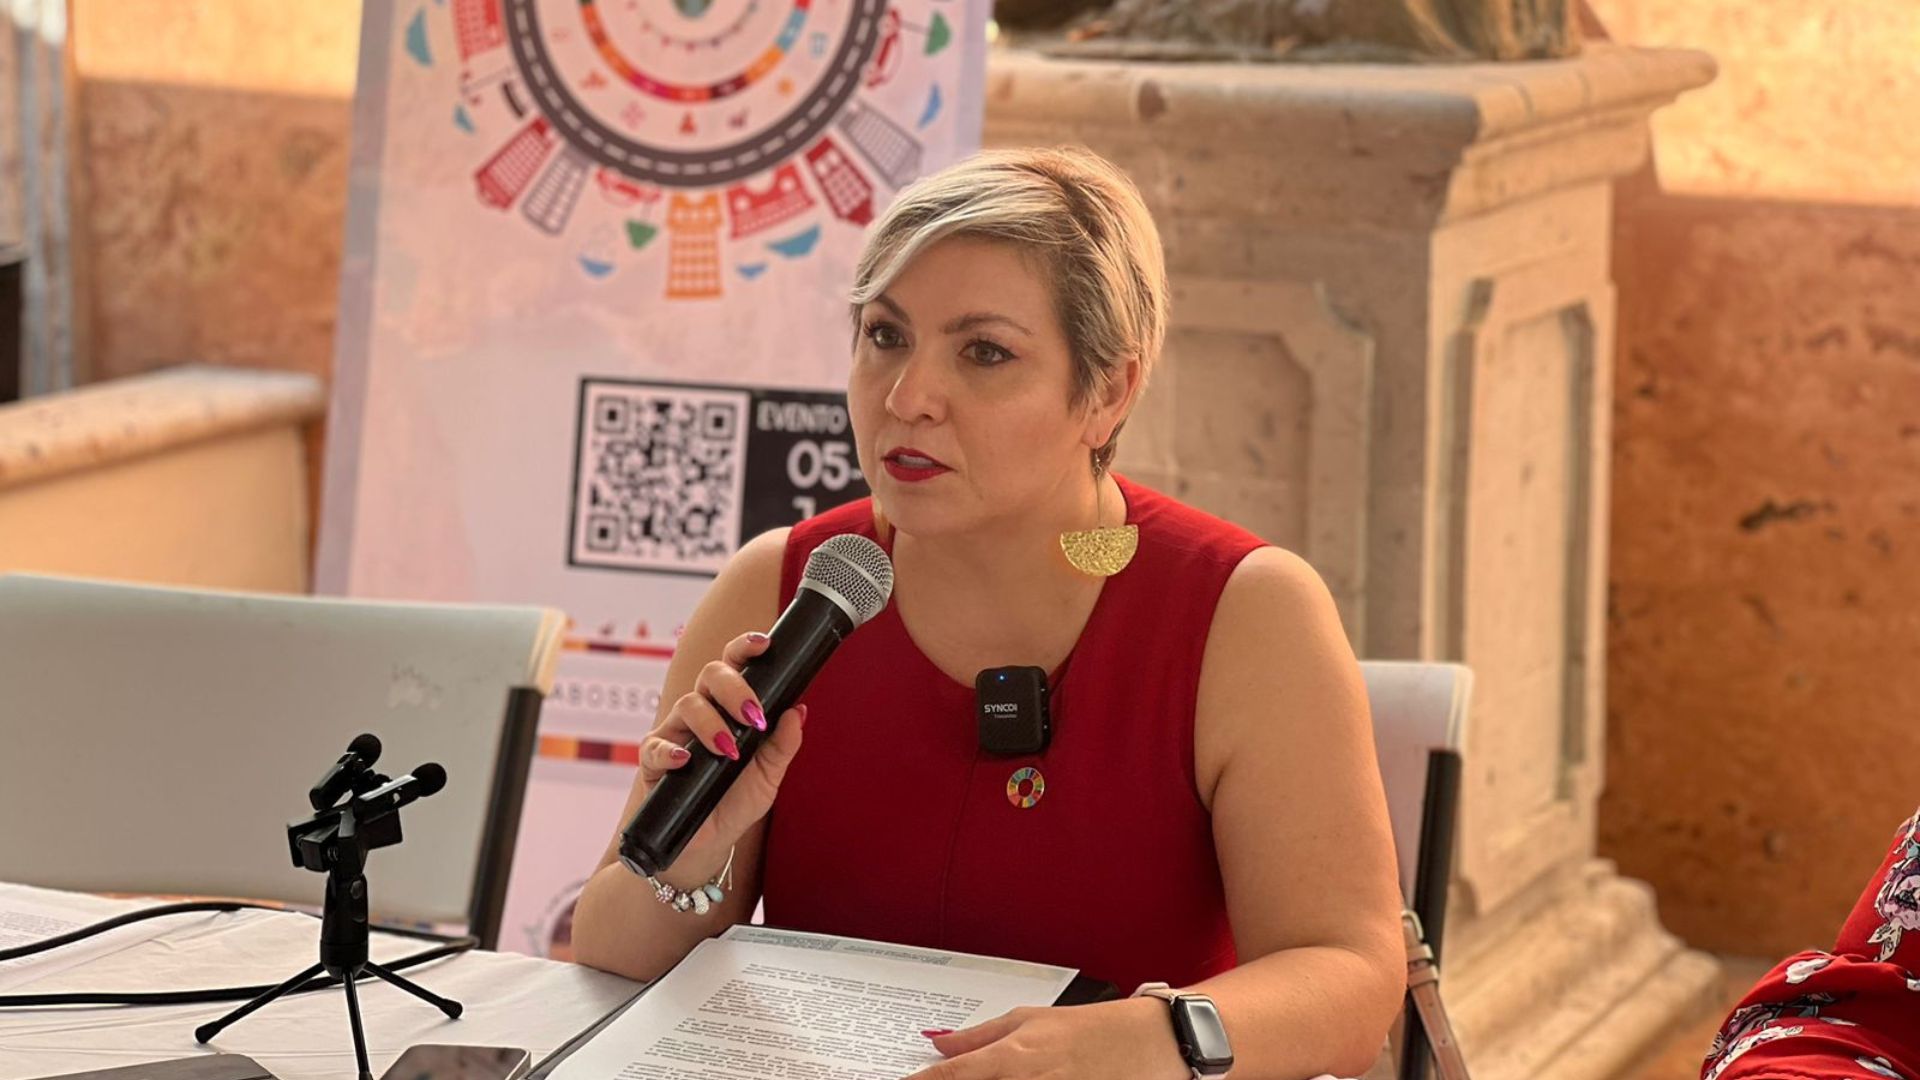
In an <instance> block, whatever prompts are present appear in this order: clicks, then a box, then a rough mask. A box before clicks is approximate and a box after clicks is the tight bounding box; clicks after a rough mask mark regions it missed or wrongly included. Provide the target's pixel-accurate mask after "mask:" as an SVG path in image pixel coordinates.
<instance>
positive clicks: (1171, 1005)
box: [1133, 983, 1233, 1080]
mask: <svg viewBox="0 0 1920 1080" xmlns="http://www.w3.org/2000/svg"><path fill="white" fill-rule="evenodd" d="M1133 996H1134V997H1156V998H1159V999H1160V1000H1162V1001H1164V1002H1166V1003H1167V1011H1168V1013H1169V1014H1171V1017H1172V1019H1173V1041H1174V1042H1176V1043H1178V1044H1179V1045H1180V1057H1181V1059H1182V1060H1183V1061H1185V1062H1186V1063H1187V1068H1188V1069H1190V1070H1192V1073H1193V1080H1211V1078H1213V1077H1219V1076H1225V1075H1227V1071H1228V1070H1229V1069H1232V1068H1233V1048H1232V1047H1230V1046H1228V1045H1227V1028H1226V1025H1225V1024H1222V1023H1221V1022H1220V1010H1218V1009H1216V1008H1214V1007H1213V999H1212V998H1210V997H1208V996H1207V995H1205V994H1184V993H1181V992H1180V991H1178V990H1175V989H1174V988H1173V987H1171V986H1168V985H1167V984H1166V983H1142V984H1140V989H1138V990H1135V991H1134V992H1133Z"/></svg>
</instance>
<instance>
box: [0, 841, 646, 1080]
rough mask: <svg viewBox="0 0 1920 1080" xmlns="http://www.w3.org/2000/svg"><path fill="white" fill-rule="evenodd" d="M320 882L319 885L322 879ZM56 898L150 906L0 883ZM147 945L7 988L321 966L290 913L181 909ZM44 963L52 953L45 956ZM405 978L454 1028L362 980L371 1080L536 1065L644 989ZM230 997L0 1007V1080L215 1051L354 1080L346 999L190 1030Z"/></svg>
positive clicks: (427, 969)
mask: <svg viewBox="0 0 1920 1080" xmlns="http://www.w3.org/2000/svg"><path fill="white" fill-rule="evenodd" d="M315 880H316V883H318V881H319V879H318V878H316V879H315ZM9 894H11V895H14V896H22V895H26V896H31V897H32V898H34V899H36V900H39V901H47V900H54V901H57V902H58V903H59V904H61V905H62V906H63V908H70V909H71V910H72V912H73V913H74V917H75V918H76V920H79V921H85V922H93V921H96V920H98V919H104V918H110V917H112V916H114V915H117V914H119V913H121V912H123V911H131V910H134V909H136V908H140V907H145V906H148V902H146V901H127V900H106V899H102V898H100V897H95V896H85V895H79V894H74V893H57V892H51V891H48V890H44V889H32V888H29V887H28V886H24V885H7V884H0V903H4V902H5V899H6V896H7V895H9ZM166 922H167V925H168V926H169V929H168V930H167V931H165V932H164V933H162V934H160V935H159V936H157V937H154V938H152V939H151V940H148V941H144V942H140V943H139V944H135V945H132V946H130V947H128V948H127V949H125V950H124V951H121V952H118V953H115V954H113V955H110V956H103V957H100V958H97V959H94V960H90V961H88V962H86V963H84V964H81V965H79V966H77V967H73V968H70V969H68V970H65V971H59V972H56V973H54V974H51V975H48V976H46V977H45V978H41V979H37V980H35V981H33V982H31V983H29V984H27V985H26V986H22V987H20V988H18V989H17V990H15V991H14V992H15V993H59V992H75V991H129V992H131V991H149V990H170V989H179V990H187V989H197V988H203V987H218V986H245V985H249V984H254V983H266V984H273V983H278V982H281V981H282V980H284V979H286V978H287V977H288V976H291V975H292V974H294V973H295V972H297V971H299V970H300V969H302V968H304V967H307V966H308V965H310V964H312V963H314V962H315V961H316V960H318V959H319V952H318V949H319V933H320V921H319V920H318V919H315V918H312V917H310V916H306V915H300V914H295V913H290V912H271V911H242V912H236V913H233V914H207V915H181V916H173V917H171V918H170V919H168V920H166ZM430 947H431V945H430V944H429V943H426V942H421V941H415V940H412V939H409V938H402V937H395V936H392V935H385V934H376V935H374V937H373V941H372V947H371V950H370V951H371V955H372V958H373V959H374V960H377V961H383V962H388V961H392V960H395V959H398V958H400V957H402V956H405V955H407V954H409V953H413V952H417V951H420V950H422V949H426V948H430ZM49 955H52V954H49ZM401 974H402V975H403V976H405V977H406V978H408V979H410V980H412V981H413V982H416V983H418V984H420V985H421V986H424V987H426V988H427V989H429V990H432V991H434V992H435V993H437V994H440V995H442V996H446V997H451V998H453V999H454V1000H456V1001H459V1002H461V1003H462V1004H463V1005H465V1006H466V1011H465V1013H464V1014H463V1015H462V1016H461V1018H460V1019H458V1020H448V1019H447V1018H446V1017H445V1016H444V1015H442V1014H441V1013H440V1011H439V1010H438V1009H435V1008H434V1007H433V1006H431V1005H428V1004H427V1003H426V1002H423V1001H421V1000H419V999H418V998H415V997H414V996H412V995H411V994H407V993H405V992H403V991H401V990H399V989H398V988H396V987H393V986H389V985H387V984H386V983H384V982H377V981H374V982H365V983H362V984H360V986H359V996H360V1009H361V1017H362V1020H363V1021H364V1023H365V1025H366V1036H367V1056H368V1059H369V1061H370V1062H371V1064H372V1066H373V1073H374V1075H375V1076H376V1077H377V1076H379V1075H380V1074H381V1072H382V1071H384V1070H385V1069H386V1067H387V1066H388V1065H389V1064H391V1063H392V1061H393V1059H394V1058H396V1057H398V1056H399V1055H400V1052H401V1051H402V1050H404V1049H406V1048H407V1047H409V1046H412V1045H414V1044H416V1043H462V1044H468V1045H480V1046H515V1047H521V1048H524V1049H526V1050H529V1051H531V1052H532V1053H533V1057H534V1060H535V1061H538V1060H539V1059H540V1058H541V1057H543V1056H544V1055H546V1054H547V1053H549V1052H550V1051H552V1050H553V1049H554V1048H556V1047H558V1046H559V1045H561V1044H562V1043H564V1042H566V1041H567V1040H568V1039H570V1038H572V1037H573V1036H574V1035H575V1034H576V1033H577V1032H579V1031H581V1030H582V1029H584V1028H586V1027H588V1026H590V1025H591V1024H593V1022H594V1021H596V1020H598V1019H599V1018H600V1017H602V1016H604V1015H605V1014H606V1013H607V1012H609V1011H610V1010H612V1009H613V1008H615V1007H616V1006H618V1005H619V1004H620V1003H621V1002H623V1001H626V1000H627V999H628V998H630V997H632V996H633V995H634V993H636V992H637V991H638V990H639V984H638V983H634V982H630V981H628V980H626V979H622V978H619V977H618V976H614V975H608V974H606V973H604V972H599V971H594V970H592V969H590V968H585V967H580V966H577V965H574V964H563V963H557V962H554V961H551V960H540V959H535V958H533V957H527V956H517V955H513V954H510V953H483V952H471V953H466V954H464V955H461V956H457V957H454V958H452V959H447V960H439V961H435V962H433V963H430V964H425V965H422V966H419V967H413V968H408V969H407V970H405V971H404V972H401ZM238 1004H239V1003H238V1002H226V1003H218V1004H213V1005H186V1006H167V1007H161V1008H145V1007H142V1008H128V1007H113V1008H105V1007H100V1008H95V1007H76V1006H69V1007H62V1008H51V1009H49V1008H41V1009H0V1080H26V1078H29V1077H42V1076H49V1075H54V1074H59V1073H69V1072H80V1071H83V1070H87V1069H104V1068H112V1067H114V1066H119V1065H135V1064H139V1063H141V1062H146V1061H162V1060H166V1059H168V1058H179V1057H187V1056H189V1055H193V1054H210V1053H217V1052H221V1051H224V1052H227V1053H237V1054H245V1055H247V1056H248V1057H251V1058H253V1059H254V1060H255V1061H258V1062H259V1063H260V1064H262V1065H264V1066H266V1068H267V1069H269V1070H270V1071H272V1072H273V1073H274V1075H276V1076H278V1077H280V1078H281V1080H323V1078H324V1080H339V1078H342V1077H347V1078H350V1077H352V1076H353V1075H354V1062H353V1035H352V1032H351V1031H350V1030H349V1028H348V1026H347V1007H346V997H345V995H344V993H343V992H342V991H341V990H339V989H337V988H335V989H331V990H321V991H314V992H311V993H306V994H298V995H291V996H288V997H283V998H281V999H279V1000H278V1001H275V1002H274V1003H273V1004H271V1005H268V1006H267V1007H266V1008H264V1009H261V1010H259V1011H258V1012H255V1013H253V1014H252V1015H250V1016H248V1017H246V1018H245V1019H243V1020H241V1021H239V1022H238V1023H236V1024H234V1025H233V1026H232V1027H229V1028H227V1029H226V1030H225V1031H223V1032H221V1033H220V1035H219V1036H217V1037H216V1038H215V1039H214V1041H213V1044H212V1045H210V1046H201V1045H199V1044H197V1043H195V1042H194V1041H193V1030H194V1028H196V1027H198V1026H199V1025H201V1024H203V1023H205V1022H207V1021H209V1020H212V1019H214V1018H216V1017H219V1016H221V1015H223V1014H225V1013H226V1012H228V1011H229V1010H231V1009H233V1008H235V1007H236V1006H237V1005H238Z"/></svg>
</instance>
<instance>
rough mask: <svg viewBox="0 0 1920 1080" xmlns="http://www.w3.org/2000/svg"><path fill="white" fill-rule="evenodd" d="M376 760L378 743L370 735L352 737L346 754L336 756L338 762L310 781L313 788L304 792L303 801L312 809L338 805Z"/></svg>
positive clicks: (378, 757)
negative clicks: (309, 804)
mask: <svg viewBox="0 0 1920 1080" xmlns="http://www.w3.org/2000/svg"><path fill="white" fill-rule="evenodd" d="M379 760H380V740H379V739H378V738H376V737H375V736H374V734H373V732H371V731H369V732H366V733H365V734H362V735H356V736H354V739H353V741H352V742H350V743H348V744H347V752H346V753H344V754H341V755H340V760H339V761H336V762H334V763H333V764H332V765H329V766H328V767H327V771H326V772H323V773H321V774H320V779H318V780H316V781H314V783H313V789H312V790H311V791H308V792H307V801H308V802H310V803H312V804H313V808H314V809H315V810H325V809H327V808H328V807H330V806H332V805H333V804H334V803H337V802H339V801H340V796H342V795H345V794H346V793H347V791H348V790H349V789H350V788H352V787H353V781H354V780H355V778H357V777H358V776H359V775H360V774H361V773H363V772H365V771H366V770H368V769H371V768H373V763H374V762H376V761H379Z"/></svg>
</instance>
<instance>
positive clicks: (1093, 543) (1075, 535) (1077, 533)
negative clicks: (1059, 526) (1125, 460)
mask: <svg viewBox="0 0 1920 1080" xmlns="http://www.w3.org/2000/svg"><path fill="white" fill-rule="evenodd" d="M1099 479H1101V478H1100V477H1098V474H1096V481H1095V482H1096V483H1098V482H1099ZM1096 491H1097V494H1096V495H1095V496H1094V500H1095V501H1094V504H1093V520H1094V527H1093V528H1091V529H1076V530H1073V531H1069V532H1063V533H1061V534H1060V550H1061V551H1062V552H1063V553H1064V554H1065V555H1066V556H1067V562H1069V563H1071V564H1073V568H1074V569H1075V570H1078V571H1080V572H1081V573H1083V574H1085V575H1087V576H1088V577H1097V578H1109V577H1112V576H1113V575H1115V574H1117V573H1119V572H1120V571H1122V570H1125V569H1126V568H1127V564H1128V563H1130V562H1132V561H1133V553H1134V552H1135V551H1138V550H1139V548H1140V526H1138V525H1132V524H1127V525H1108V526H1104V527H1102V526H1101V525H1100V516H1101V510H1102V509H1104V507H1105V504H1106V498H1107V485H1106V484H1104V483H1101V484H1100V485H1099V487H1098V488H1097V489H1096Z"/></svg>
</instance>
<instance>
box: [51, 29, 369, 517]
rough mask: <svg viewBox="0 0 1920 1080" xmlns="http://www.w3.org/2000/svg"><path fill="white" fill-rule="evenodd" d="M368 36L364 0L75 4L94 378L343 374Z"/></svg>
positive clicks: (79, 161)
mask: <svg viewBox="0 0 1920 1080" xmlns="http://www.w3.org/2000/svg"><path fill="white" fill-rule="evenodd" d="M359 35H360V4H359V3H358V2H356V0H321V2H319V3H289V2H287V0H193V2H192V3H153V2H151V0H72V40H73V57H74V67H75V71H76V77H77V80H78V84H79V91H80V94H79V96H80V107H79V108H80V115H79V123H80V138H79V142H80V150H79V153H78V155H77V158H76V168H80V169H83V170H85V174H86V175H85V176H84V178H83V180H84V183H83V184H82V185H80V188H79V190H81V191H82V192H83V196H82V202H81V205H80V206H79V207H78V209H77V211H76V216H77V217H79V218H81V219H83V224H84V228H83V229H81V230H80V232H81V234H82V240H81V241H80V242H81V243H83V244H85V246H86V249H87V250H86V251H84V252H82V253H79V254H81V255H82V256H84V258H83V259H76V263H77V264H78V265H81V266H83V267H84V268H85V269H84V270H83V271H82V272H83V274H84V280H83V281H81V282H79V283H77V284H78V287H77V290H76V291H77V293H78V294H79V296H80V297H81V301H80V302H81V304H82V306H83V308H84V310H83V311H82V312H81V313H80V314H79V315H78V316H77V318H78V319H79V320H80V321H81V322H83V324H84V329H85V331H86V341H87V346H86V348H87V353H88V355H87V357H86V363H85V364H84V365H83V370H85V371H87V372H88V375H89V377H91V378H93V379H110V378H116V377H118V376H123V375H131V374H135V373H137V372H142V371H150V370H152V369H154V368H158V367H164V366H167V365H170V364H179V363H207V364H240V365H245V366H247V367H261V368H277V369H282V370H288V371H299V372H305V373H309V374H313V375H318V376H320V377H322V378H326V377H327V376H328V375H329V374H330V373H331V371H332V367H333V326H334V313H335V309H336V307H337V305H338V301H339V291H340V280H339V279H340V249H341V241H342V238H343V234H344V230H345V225H346V206H347V161H348V155H349V134H350V131H351V121H352V103H353V84H354V77H355V70H356V65H357V62H358V59H359ZM324 438H325V434H324V425H322V424H315V425H313V426H312V427H311V428H309V429H308V432H307V436H306V448H305V452H306V460H307V461H308V463H309V465H308V484H307V488H308V491H309V492H310V493H311V498H310V506H311V507H312V508H313V510H314V511H316V512H314V513H310V514H309V517H310V518H312V519H314V520H317V518H318V514H317V509H318V500H319V491H320V469H321V464H322V462H324V461H325V458H326V455H325V452H324V449H323V441H324Z"/></svg>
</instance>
